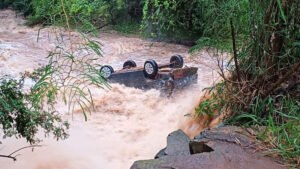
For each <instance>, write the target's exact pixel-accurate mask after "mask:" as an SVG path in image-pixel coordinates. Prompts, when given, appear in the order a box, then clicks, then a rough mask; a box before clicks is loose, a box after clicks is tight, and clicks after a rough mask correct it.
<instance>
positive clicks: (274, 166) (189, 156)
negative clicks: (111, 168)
mask: <svg viewBox="0 0 300 169" xmlns="http://www.w3.org/2000/svg"><path fill="white" fill-rule="evenodd" d="M258 150H259V144H258V143H257V142H256V141H255V139H254V138H252V137H251V136H250V135H249V134H248V133H247V132H246V131H245V130H243V129H241V128H239V127H233V126H226V127H221V128H216V129H213V130H206V131H203V132H201V133H200V134H199V135H197V136H196V137H195V138H194V139H189V138H188V137H187V136H186V135H185V134H184V133H183V132H182V131H181V130H177V131H175V132H172V133H171V134H169V136H168V138H167V147H166V148H165V149H163V150H161V151H160V152H159V153H158V154H157V155H156V158H157V159H153V160H141V161H136V162H135V163H134V164H133V165H132V166H131V169H202V168H203V169H283V168H285V167H283V166H281V165H279V164H278V163H277V162H276V161H275V160H274V159H272V158H269V157H266V156H264V155H263V154H262V152H260V151H258Z"/></svg>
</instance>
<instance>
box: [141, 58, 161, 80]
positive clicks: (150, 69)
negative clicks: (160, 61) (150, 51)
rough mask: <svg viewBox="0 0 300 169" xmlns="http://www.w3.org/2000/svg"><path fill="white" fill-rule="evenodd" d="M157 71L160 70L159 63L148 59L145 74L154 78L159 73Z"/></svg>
mask: <svg viewBox="0 0 300 169" xmlns="http://www.w3.org/2000/svg"><path fill="white" fill-rule="evenodd" d="M157 72H158V65H157V63H156V62H155V61H154V60H152V59H150V60H147V61H146V62H145V64H144V74H145V76H146V77H147V78H150V79H154V78H155V77H156V75H157Z"/></svg>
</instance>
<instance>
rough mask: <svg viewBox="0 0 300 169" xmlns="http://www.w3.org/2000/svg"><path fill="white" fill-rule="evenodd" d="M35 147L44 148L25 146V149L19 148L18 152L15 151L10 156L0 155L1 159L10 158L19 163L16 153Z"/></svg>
mask: <svg viewBox="0 0 300 169" xmlns="http://www.w3.org/2000/svg"><path fill="white" fill-rule="evenodd" d="M34 147H42V145H30V146H25V147H22V148H19V149H17V150H15V151H14V152H12V153H10V154H9V155H3V154H0V157H3V158H10V159H13V160H14V161H17V158H16V157H17V156H18V155H19V154H17V155H14V154H15V153H17V152H19V151H21V150H23V149H27V148H34Z"/></svg>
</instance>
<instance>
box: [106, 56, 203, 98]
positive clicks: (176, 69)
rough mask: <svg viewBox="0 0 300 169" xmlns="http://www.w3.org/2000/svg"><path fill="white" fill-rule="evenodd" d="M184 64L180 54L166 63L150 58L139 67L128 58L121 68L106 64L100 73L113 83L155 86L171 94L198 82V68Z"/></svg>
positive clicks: (146, 86) (136, 86)
mask: <svg viewBox="0 0 300 169" xmlns="http://www.w3.org/2000/svg"><path fill="white" fill-rule="evenodd" d="M183 64H184V61H183V58H182V57H181V56H180V55H174V56H172V57H171V58H170V62H169V63H166V64H157V63H156V62H155V60H153V59H150V60H147V61H146V62H145V63H144V67H137V66H136V63H135V62H134V61H133V60H127V61H126V62H124V64H123V69H121V70H118V71H114V69H113V68H112V67H111V66H110V65H104V66H102V67H101V69H100V73H101V74H102V75H103V77H105V78H106V79H107V80H108V81H109V82H111V83H120V84H124V85H125V86H128V87H135V88H139V89H143V90H147V89H151V88H154V89H158V90H160V91H162V92H164V93H167V94H171V93H172V92H173V90H174V89H182V88H184V87H186V86H188V85H190V84H194V83H197V79H198V74H197V71H198V68H197V67H188V66H185V67H183Z"/></svg>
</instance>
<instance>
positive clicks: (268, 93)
mask: <svg viewBox="0 0 300 169" xmlns="http://www.w3.org/2000/svg"><path fill="white" fill-rule="evenodd" d="M299 68H300V61H298V63H296V64H294V66H293V67H292V69H291V70H289V71H288V72H287V73H286V74H285V75H284V76H283V77H282V78H280V79H278V80H277V81H276V82H275V83H273V85H272V86H271V87H270V88H269V90H267V92H266V93H265V94H264V97H266V96H268V95H270V94H271V93H272V92H273V90H275V89H276V88H277V87H278V86H279V85H280V84H281V83H282V82H283V81H285V80H286V79H287V78H288V77H290V76H291V75H292V74H293V73H294V72H296V71H297V70H299Z"/></svg>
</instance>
